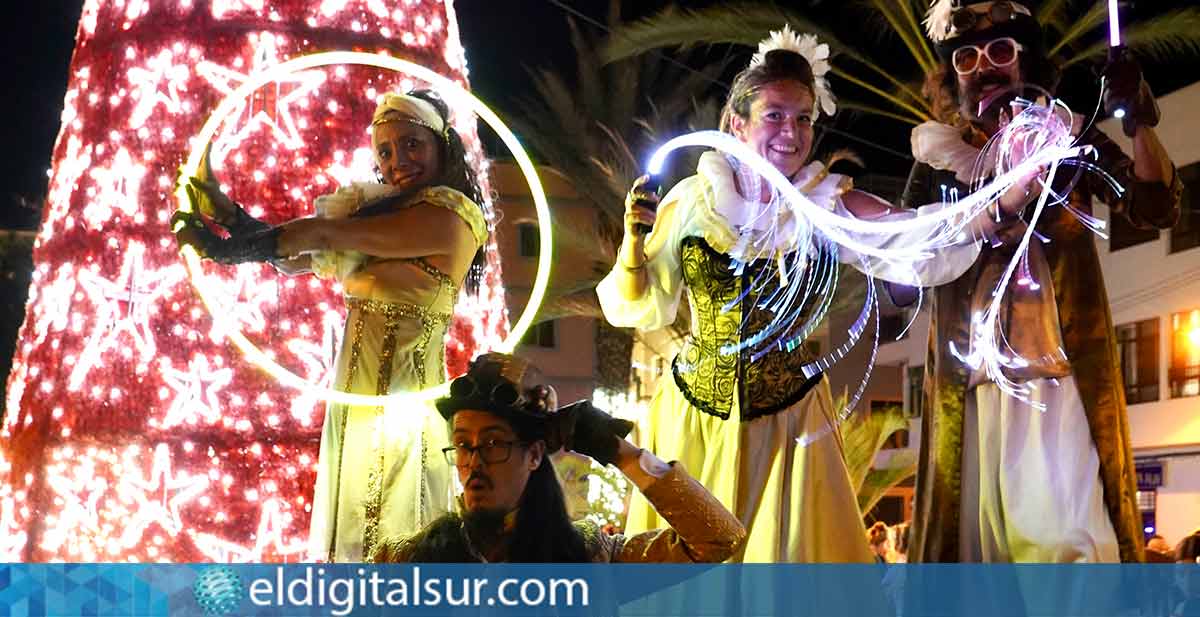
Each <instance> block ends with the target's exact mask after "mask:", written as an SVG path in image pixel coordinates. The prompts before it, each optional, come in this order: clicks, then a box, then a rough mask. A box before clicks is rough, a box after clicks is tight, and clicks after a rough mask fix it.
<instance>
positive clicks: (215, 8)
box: [212, 0, 266, 19]
mask: <svg viewBox="0 0 1200 617" xmlns="http://www.w3.org/2000/svg"><path fill="white" fill-rule="evenodd" d="M265 6H266V2H265V0H213V2H212V16H213V17H215V18H217V19H222V18H224V17H225V15H227V14H229V13H241V12H244V11H254V12H255V13H256V14H258V13H262V11H263V8H265Z"/></svg>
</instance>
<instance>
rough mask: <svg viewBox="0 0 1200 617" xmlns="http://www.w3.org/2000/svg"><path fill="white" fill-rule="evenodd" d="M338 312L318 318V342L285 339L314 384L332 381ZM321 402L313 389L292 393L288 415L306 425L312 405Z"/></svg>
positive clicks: (305, 376)
mask: <svg viewBox="0 0 1200 617" xmlns="http://www.w3.org/2000/svg"><path fill="white" fill-rule="evenodd" d="M341 321H342V317H341V315H338V314H337V313H335V312H333V311H329V312H327V313H326V314H325V319H324V320H323V321H322V327H321V329H322V331H323V332H322V336H321V344H320V345H315V344H313V343H311V342H309V341H308V340H306V339H300V338H297V339H292V340H290V341H288V342H287V348H288V351H290V352H292V353H293V354H295V355H296V357H297V358H299V359H300V361H301V362H302V363H303V364H304V369H305V370H304V378H305V379H307V380H308V381H309V383H313V384H316V387H317V388H329V387H332V386H333V385H334V384H333V375H334V370H333V369H334V366H333V357H334V353H336V350H337V346H338V339H339V338H340V337H339V336H338V334H339V333H340V332H341ZM320 402H321V399H320V397H319V396H317V395H316V392H315V390H314V389H309V390H303V391H301V392H300V393H298V394H297V395H296V396H294V397H292V404H291V410H292V417H293V418H295V419H296V421H298V422H299V423H300V425H301V426H309V425H310V424H312V422H313V409H314V408H315V407H316V406H317V404H318V403H320Z"/></svg>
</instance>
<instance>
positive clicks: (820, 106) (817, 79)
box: [750, 24, 837, 120]
mask: <svg viewBox="0 0 1200 617" xmlns="http://www.w3.org/2000/svg"><path fill="white" fill-rule="evenodd" d="M776 49H783V50H786V51H790V52H792V53H797V54H800V55H801V56H802V57H803V58H804V59H805V60H807V61H808V65H809V66H810V67H812V74H813V86H814V89H815V90H816V92H814V93H813V95H814V96H815V97H816V99H817V106H816V108H815V109H813V119H814V120H816V119H817V117H819V116H820V115H821V112H822V111H823V112H825V113H826V114H828V115H833V113H834V112H836V111H837V101H836V99H834V98H833V91H832V90H830V88H829V80H827V79H825V74H826V73H828V72H829V45H827V44H825V43H821V42H820V41H818V40H817V37H816V35H814V34H796V33H795V32H794V31H793V30H792V27H791V25H789V24H783V29H782V30H772V31H771V36H768V37H767V38H765V39H763V40H762V41H761V42H760V43H759V44H758V53H756V54H754V57H753V58H751V59H750V66H752V67H754V66H758V65H760V64H762V63H763V62H765V61H766V59H767V52H770V51H774V50H776Z"/></svg>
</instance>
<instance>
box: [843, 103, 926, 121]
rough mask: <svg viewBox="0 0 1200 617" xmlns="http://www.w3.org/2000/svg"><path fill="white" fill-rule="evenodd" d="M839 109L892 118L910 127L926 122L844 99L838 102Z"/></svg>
mask: <svg viewBox="0 0 1200 617" xmlns="http://www.w3.org/2000/svg"><path fill="white" fill-rule="evenodd" d="M838 109H839V110H841V111H858V112H862V113H864V114H871V115H873V116H880V117H883V118H891V119H892V120H898V121H900V122H903V123H905V124H907V125H910V126H916V125H918V124H920V123H922V122H924V120H921V119H917V118H914V117H912V116H905V115H903V114H898V113H896V112H894V111H889V110H887V109H883V108H882V107H877V106H875V105H868V104H866V103H859V102H857V101H854V100H848V99H844V98H843V99H841V100H839V101H838Z"/></svg>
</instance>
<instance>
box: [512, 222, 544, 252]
mask: <svg viewBox="0 0 1200 617" xmlns="http://www.w3.org/2000/svg"><path fill="white" fill-rule="evenodd" d="M517 243H518V245H519V250H520V253H521V257H537V256H538V254H539V253H541V251H542V238H541V236H539V235H538V226H537V223H517Z"/></svg>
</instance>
